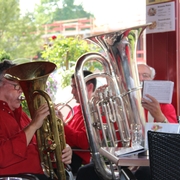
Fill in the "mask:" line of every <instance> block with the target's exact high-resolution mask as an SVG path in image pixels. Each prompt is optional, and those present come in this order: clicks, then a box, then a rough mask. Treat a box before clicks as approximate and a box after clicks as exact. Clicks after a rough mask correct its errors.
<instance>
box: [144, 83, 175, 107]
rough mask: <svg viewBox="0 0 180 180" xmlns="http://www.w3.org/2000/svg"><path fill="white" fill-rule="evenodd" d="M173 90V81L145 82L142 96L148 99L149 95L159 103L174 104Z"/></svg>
mask: <svg viewBox="0 0 180 180" xmlns="http://www.w3.org/2000/svg"><path fill="white" fill-rule="evenodd" d="M173 89H174V82H172V81H158V80H152V81H144V83H143V93H142V94H143V95H142V96H143V98H146V99H148V98H147V97H146V96H145V95H146V94H149V95H150V96H152V97H154V98H155V99H156V100H157V101H158V102H159V103H167V104H170V103H171V102H172V95H173Z"/></svg>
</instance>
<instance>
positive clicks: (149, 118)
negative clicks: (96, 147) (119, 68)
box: [135, 64, 177, 180]
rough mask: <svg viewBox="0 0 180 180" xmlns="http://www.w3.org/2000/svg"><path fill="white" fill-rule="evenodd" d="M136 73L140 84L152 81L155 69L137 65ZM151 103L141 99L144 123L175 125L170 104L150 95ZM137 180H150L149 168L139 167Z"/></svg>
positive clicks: (175, 118)
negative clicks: (162, 102) (144, 117)
mask: <svg viewBox="0 0 180 180" xmlns="http://www.w3.org/2000/svg"><path fill="white" fill-rule="evenodd" d="M137 67H138V73H139V80H140V83H143V81H145V80H146V81H148V80H153V79H154V78H155V74H156V72H155V69H154V68H152V67H150V66H148V65H146V64H138V65H137ZM147 97H148V98H149V99H151V101H149V100H147V99H145V98H142V106H143V108H144V110H145V116H146V122H160V123H177V116H176V111H175V108H174V106H173V105H172V104H159V102H158V101H157V100H156V99H155V98H153V97H152V96H150V95H147ZM135 176H136V178H137V180H151V173H150V168H149V167H139V169H138V170H137V171H136V172H135Z"/></svg>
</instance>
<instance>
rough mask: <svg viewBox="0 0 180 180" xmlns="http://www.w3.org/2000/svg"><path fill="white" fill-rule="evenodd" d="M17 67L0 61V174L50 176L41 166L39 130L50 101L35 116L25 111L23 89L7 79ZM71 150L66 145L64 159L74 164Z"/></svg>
mask: <svg viewBox="0 0 180 180" xmlns="http://www.w3.org/2000/svg"><path fill="white" fill-rule="evenodd" d="M13 66H15V64H12V62H11V61H9V60H4V61H3V62H1V63H0V107H1V108H0V127H1V128H0V157H1V158H0V176H6V175H9V176H10V175H11V176H12V175H13V176H15V175H17V174H34V175H36V176H37V177H38V178H39V179H42V180H45V179H48V178H47V176H46V175H44V172H43V170H42V167H41V162H40V157H39V151H38V146H37V140H36V131H37V130H38V129H39V128H40V127H41V126H42V124H43V122H44V119H45V117H46V116H47V115H49V108H48V105H47V103H45V104H43V105H41V106H40V107H39V108H38V109H37V111H36V113H35V116H34V118H33V119H32V120H31V119H29V117H28V115H26V114H25V112H24V111H23V110H22V107H21V95H22V89H21V87H20V85H19V84H18V83H17V82H14V81H10V80H7V79H5V78H4V73H5V71H6V70H7V69H8V68H11V67H13ZM71 157H72V150H71V148H70V147H69V146H68V145H67V146H66V148H65V149H64V150H63V151H62V162H64V163H65V164H69V163H71Z"/></svg>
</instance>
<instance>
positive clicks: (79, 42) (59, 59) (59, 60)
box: [42, 36, 100, 87]
mask: <svg viewBox="0 0 180 180" xmlns="http://www.w3.org/2000/svg"><path fill="white" fill-rule="evenodd" d="M99 50H100V48H99V47H98V46H96V45H94V44H90V43H88V42H87V41H86V40H83V39H82V38H81V37H64V36H58V37H57V38H52V46H50V47H49V46H47V47H46V48H45V50H44V51H43V52H42V57H43V58H44V59H47V60H49V61H51V62H53V63H55V64H56V65H57V68H58V69H60V74H61V77H62V80H61V87H66V86H68V85H69V84H70V76H71V75H72V74H73V73H74V66H75V63H76V61H77V59H78V58H79V57H80V56H81V55H82V54H84V53H87V52H90V51H94V52H98V51H99ZM87 66H88V67H89V68H88V69H89V70H92V71H94V69H96V68H97V69H98V68H100V66H99V65H98V63H96V64H93V65H91V64H88V65H87Z"/></svg>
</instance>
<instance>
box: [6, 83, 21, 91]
mask: <svg viewBox="0 0 180 180" xmlns="http://www.w3.org/2000/svg"><path fill="white" fill-rule="evenodd" d="M5 83H7V84H11V85H12V86H14V89H15V90H17V91H19V90H20V89H21V86H20V85H19V84H13V83H9V82H5Z"/></svg>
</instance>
